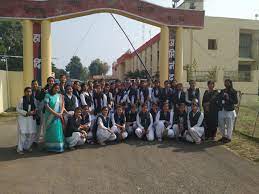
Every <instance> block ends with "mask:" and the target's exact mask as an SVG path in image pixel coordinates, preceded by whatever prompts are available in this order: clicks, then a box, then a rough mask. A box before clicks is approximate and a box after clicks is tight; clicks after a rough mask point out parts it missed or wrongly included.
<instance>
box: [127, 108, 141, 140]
mask: <svg viewBox="0 0 259 194" xmlns="http://www.w3.org/2000/svg"><path fill="white" fill-rule="evenodd" d="M137 114H138V112H137V107H136V105H135V104H131V107H130V111H129V112H127V113H126V129H127V132H128V134H129V135H132V134H133V133H135V130H136V129H137V127H138V126H137Z"/></svg>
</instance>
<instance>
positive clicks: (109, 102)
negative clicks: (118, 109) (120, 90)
mask: <svg viewBox="0 0 259 194" xmlns="http://www.w3.org/2000/svg"><path fill="white" fill-rule="evenodd" d="M103 93H104V94H105V95H106V97H107V106H108V107H109V109H110V110H112V109H113V108H114V106H113V105H114V103H113V101H114V100H113V95H112V93H111V92H110V85H109V84H108V83H106V84H105V86H104V90H103Z"/></svg>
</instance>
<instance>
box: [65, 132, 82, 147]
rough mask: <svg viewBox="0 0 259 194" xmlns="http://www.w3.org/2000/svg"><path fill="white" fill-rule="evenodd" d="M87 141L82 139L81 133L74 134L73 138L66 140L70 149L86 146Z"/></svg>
mask: <svg viewBox="0 0 259 194" xmlns="http://www.w3.org/2000/svg"><path fill="white" fill-rule="evenodd" d="M85 141H86V138H84V137H82V135H81V133H80V132H73V133H72V136H71V137H67V138H66V142H67V143H68V147H69V148H72V147H75V146H80V145H84V143H85Z"/></svg>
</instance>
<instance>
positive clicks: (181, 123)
mask: <svg viewBox="0 0 259 194" xmlns="http://www.w3.org/2000/svg"><path fill="white" fill-rule="evenodd" d="M173 129H174V131H176V134H177V137H179V136H180V137H183V136H184V134H185V131H187V130H188V125H187V112H186V105H185V103H180V104H178V108H177V110H176V111H175V115H174V125H173Z"/></svg>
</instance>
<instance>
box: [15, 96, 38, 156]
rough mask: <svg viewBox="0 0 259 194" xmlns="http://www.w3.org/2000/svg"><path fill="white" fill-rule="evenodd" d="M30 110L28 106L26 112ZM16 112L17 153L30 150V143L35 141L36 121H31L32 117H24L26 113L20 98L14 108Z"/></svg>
mask: <svg viewBox="0 0 259 194" xmlns="http://www.w3.org/2000/svg"><path fill="white" fill-rule="evenodd" d="M30 110H31V106H30V105H29V106H28V111H30ZM16 111H17V112H18V113H19V115H18V118H17V121H18V127H17V131H18V145H17V151H18V152H22V151H23V150H28V149H30V147H31V145H32V143H33V142H34V140H35V137H36V134H37V130H36V120H33V116H28V117H27V116H26V114H27V111H25V110H23V98H21V100H20V102H19V104H18V105H17V107H16Z"/></svg>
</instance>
